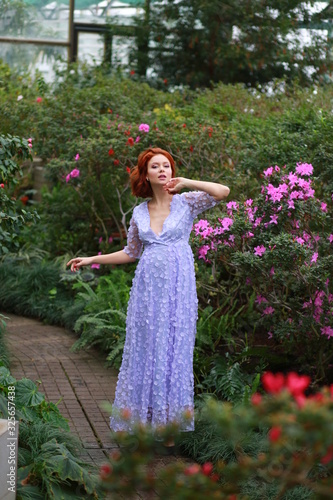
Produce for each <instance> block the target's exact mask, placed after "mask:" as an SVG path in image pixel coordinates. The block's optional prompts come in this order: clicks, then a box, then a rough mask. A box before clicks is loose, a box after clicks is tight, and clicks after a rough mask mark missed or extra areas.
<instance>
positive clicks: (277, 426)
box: [100, 372, 333, 500]
mask: <svg viewBox="0 0 333 500" xmlns="http://www.w3.org/2000/svg"><path fill="white" fill-rule="evenodd" d="M262 382H263V385H264V387H265V389H266V391H267V392H268V394H266V395H261V394H258V393H256V394H254V395H253V396H252V402H251V403H249V402H247V403H244V402H243V403H241V404H237V405H232V404H231V403H226V402H224V403H222V402H218V401H216V400H215V399H214V398H211V397H210V398H206V401H204V402H203V404H202V405H201V406H200V408H198V409H197V412H196V423H195V425H196V427H195V429H196V430H195V432H194V433H193V436H191V435H190V433H183V435H179V433H178V430H177V429H178V427H177V424H175V423H173V424H171V423H169V424H168V425H166V426H164V427H161V428H160V429H159V435H160V439H166V440H167V439H168V438H170V435H173V436H175V437H176V444H177V445H178V447H179V449H180V450H181V451H182V452H183V453H185V454H187V455H190V456H191V457H192V458H193V459H194V460H195V461H196V463H193V464H189V463H181V462H176V463H174V464H170V465H168V466H166V467H165V468H163V469H162V470H160V471H158V472H157V475H156V477H154V476H153V475H152V474H151V466H152V462H153V456H154V455H153V453H154V449H156V448H157V449H159V446H160V445H158V442H157V443H156V441H155V438H156V431H152V429H151V428H150V427H149V426H144V425H142V424H137V425H136V427H135V432H134V435H132V434H131V435H130V434H127V433H125V432H124V433H117V435H116V436H115V439H117V441H118V442H119V444H121V449H120V450H117V451H116V452H114V453H113V454H111V457H110V462H109V463H108V464H105V465H104V466H102V467H101V471H100V475H101V477H102V480H103V485H104V487H105V489H106V490H107V491H111V492H112V495H113V498H120V497H121V495H122V494H123V495H124V494H125V495H127V496H130V494H131V493H132V492H133V491H134V490H135V489H136V488H140V489H141V490H143V491H147V492H152V491H155V492H156V493H157V494H158V495H159V496H160V498H162V499H167V498H177V499H178V498H179V499H192V498H194V499H198V500H201V499H202V498H204V497H208V498H217V499H229V500H231V499H245V498H246V499H249V500H257V499H258V500H259V499H260V500H262V499H267V500H273V499H276V500H277V499H283V500H287V499H288V500H291V499H293V500H305V499H309V498H316V499H326V498H327V499H328V498H330V496H331V492H332V482H333V475H332V467H333V441H332V436H333V433H332V431H333V427H332V426H333V420H332V411H333V387H332V386H331V387H325V388H322V390H321V391H320V392H318V393H313V392H312V388H310V389H309V387H310V378H309V377H307V376H299V375H297V374H296V373H294V372H290V373H288V374H287V376H284V375H282V374H281V373H277V374H275V375H274V374H272V373H269V372H266V373H265V374H264V375H263V377H262ZM123 418H124V419H125V420H126V419H130V418H131V415H130V412H129V411H126V410H125V411H124V412H123ZM184 418H186V415H184ZM191 434H192V433H191Z"/></svg>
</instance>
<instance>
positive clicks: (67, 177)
mask: <svg viewBox="0 0 333 500" xmlns="http://www.w3.org/2000/svg"><path fill="white" fill-rule="evenodd" d="M70 178H71V174H67V175H66V182H69V181H70Z"/></svg>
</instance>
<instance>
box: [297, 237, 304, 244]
mask: <svg viewBox="0 0 333 500" xmlns="http://www.w3.org/2000/svg"><path fill="white" fill-rule="evenodd" d="M296 241H297V243H299V244H300V245H304V243H305V241H304V240H303V238H301V237H300V236H298V237H297V238H296Z"/></svg>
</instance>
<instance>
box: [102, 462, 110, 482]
mask: <svg viewBox="0 0 333 500" xmlns="http://www.w3.org/2000/svg"><path fill="white" fill-rule="evenodd" d="M111 472H112V467H111V465H109V464H105V465H102V466H101V468H100V469H99V475H100V478H101V479H107V478H108V477H109V475H110V474H111Z"/></svg>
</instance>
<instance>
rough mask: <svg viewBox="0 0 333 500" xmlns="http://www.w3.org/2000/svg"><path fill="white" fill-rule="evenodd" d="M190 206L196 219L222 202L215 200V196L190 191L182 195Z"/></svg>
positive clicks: (203, 192)
mask: <svg viewBox="0 0 333 500" xmlns="http://www.w3.org/2000/svg"><path fill="white" fill-rule="evenodd" d="M180 196H181V197H182V198H183V199H184V200H185V201H186V203H187V204H188V206H189V208H190V212H191V215H192V216H193V218H194V219H195V218H196V217H197V216H198V215H199V214H200V213H201V212H204V211H205V210H208V209H209V208H212V207H215V205H217V204H218V203H220V201H217V200H215V198H214V196H211V195H210V194H208V193H206V192H205V191H189V192H188V193H182V194H181V195H180Z"/></svg>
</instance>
